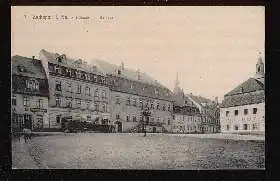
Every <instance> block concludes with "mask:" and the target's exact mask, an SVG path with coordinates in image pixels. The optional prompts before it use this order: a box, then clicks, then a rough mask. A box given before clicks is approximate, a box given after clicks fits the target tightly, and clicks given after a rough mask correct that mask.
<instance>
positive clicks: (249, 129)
mask: <svg viewBox="0 0 280 181" xmlns="http://www.w3.org/2000/svg"><path fill="white" fill-rule="evenodd" d="M264 86H265V82H264V63H263V61H262V58H261V57H259V59H258V62H257V64H256V74H255V76H254V77H251V78H249V79H248V80H246V81H245V82H243V83H241V84H240V85H238V86H237V87H236V88H235V89H233V90H232V91H230V92H229V93H227V94H226V95H225V96H224V100H223V102H222V104H221V112H220V115H221V131H222V132H223V133H242V132H243V133H244V132H246V133H264V132H265V87H264Z"/></svg>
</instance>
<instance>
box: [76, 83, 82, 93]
mask: <svg viewBox="0 0 280 181" xmlns="http://www.w3.org/2000/svg"><path fill="white" fill-rule="evenodd" d="M81 93H82V86H81V85H77V94H81Z"/></svg>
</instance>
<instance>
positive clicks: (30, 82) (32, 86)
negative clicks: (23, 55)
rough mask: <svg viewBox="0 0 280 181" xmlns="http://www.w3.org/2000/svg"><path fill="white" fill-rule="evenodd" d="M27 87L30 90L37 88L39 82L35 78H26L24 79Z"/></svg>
mask: <svg viewBox="0 0 280 181" xmlns="http://www.w3.org/2000/svg"><path fill="white" fill-rule="evenodd" d="M26 84H27V88H28V89H31V90H39V82H38V81H37V80H33V79H31V80H27V81H26Z"/></svg>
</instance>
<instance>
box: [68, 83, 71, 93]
mask: <svg viewBox="0 0 280 181" xmlns="http://www.w3.org/2000/svg"><path fill="white" fill-rule="evenodd" d="M67 92H72V85H71V83H68V84H67Z"/></svg>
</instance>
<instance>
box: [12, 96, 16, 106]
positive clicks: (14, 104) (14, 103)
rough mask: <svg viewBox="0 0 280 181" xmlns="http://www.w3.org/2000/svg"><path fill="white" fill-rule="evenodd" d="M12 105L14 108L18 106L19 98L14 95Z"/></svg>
mask: <svg viewBox="0 0 280 181" xmlns="http://www.w3.org/2000/svg"><path fill="white" fill-rule="evenodd" d="M12 105H13V106H16V105H17V97H16V96H15V95H13V97H12Z"/></svg>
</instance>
